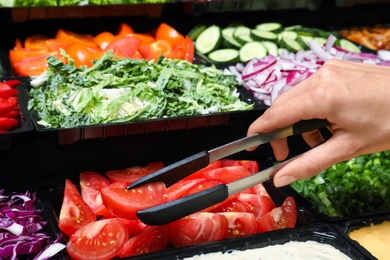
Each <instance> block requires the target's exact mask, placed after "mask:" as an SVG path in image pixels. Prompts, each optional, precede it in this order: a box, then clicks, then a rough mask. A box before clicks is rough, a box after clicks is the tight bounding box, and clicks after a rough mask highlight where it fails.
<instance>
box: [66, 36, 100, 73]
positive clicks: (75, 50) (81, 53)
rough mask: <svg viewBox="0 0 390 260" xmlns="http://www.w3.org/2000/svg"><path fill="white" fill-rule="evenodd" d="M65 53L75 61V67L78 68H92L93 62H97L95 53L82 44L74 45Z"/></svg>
mask: <svg viewBox="0 0 390 260" xmlns="http://www.w3.org/2000/svg"><path fill="white" fill-rule="evenodd" d="M65 51H66V53H67V54H68V55H69V56H70V57H71V58H72V59H73V60H74V65H75V66H76V67H80V66H87V67H91V66H92V65H93V60H95V55H94V54H93V52H92V51H91V50H90V49H89V48H88V47H87V45H85V44H82V43H77V42H76V43H72V44H70V45H69V46H68V47H67V48H66V49H65Z"/></svg>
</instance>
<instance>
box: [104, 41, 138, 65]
mask: <svg viewBox="0 0 390 260" xmlns="http://www.w3.org/2000/svg"><path fill="white" fill-rule="evenodd" d="M140 43H141V40H139V39H137V38H135V37H126V36H125V37H120V38H116V39H115V40H113V41H112V42H111V43H110V44H108V45H107V47H106V48H104V51H108V50H113V54H114V55H115V56H117V57H119V58H133V59H140V58H141V54H140V53H139V52H138V50H137V47H138V45H139V44H140Z"/></svg>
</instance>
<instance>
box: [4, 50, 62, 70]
mask: <svg viewBox="0 0 390 260" xmlns="http://www.w3.org/2000/svg"><path fill="white" fill-rule="evenodd" d="M57 54H58V53H57V52H47V53H44V54H41V55H38V56H34V57H31V58H26V59H23V60H21V61H18V62H15V63H13V64H11V65H12V68H13V69H14V70H15V71H16V73H17V74H18V75H19V76H39V75H41V74H42V73H43V72H45V71H46V70H48V68H49V64H48V63H47V60H46V59H47V57H49V56H57Z"/></svg>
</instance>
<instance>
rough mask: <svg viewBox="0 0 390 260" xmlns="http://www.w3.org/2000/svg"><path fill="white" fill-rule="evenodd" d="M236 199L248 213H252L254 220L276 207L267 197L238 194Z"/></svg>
mask: <svg viewBox="0 0 390 260" xmlns="http://www.w3.org/2000/svg"><path fill="white" fill-rule="evenodd" d="M238 199H239V200H241V201H242V202H244V203H245V205H246V207H247V209H248V211H249V212H251V213H253V214H254V215H255V217H256V218H258V217H261V216H263V215H264V214H266V213H268V212H270V211H271V210H273V209H274V208H275V207H276V205H275V203H274V202H273V200H272V199H271V198H270V197H268V196H261V195H256V194H243V193H240V194H239V195H238Z"/></svg>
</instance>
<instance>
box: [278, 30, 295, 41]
mask: <svg viewBox="0 0 390 260" xmlns="http://www.w3.org/2000/svg"><path fill="white" fill-rule="evenodd" d="M278 36H279V39H281V38H289V39H293V40H295V39H296V38H297V37H298V33H297V32H294V31H283V32H281V33H279V35H278Z"/></svg>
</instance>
